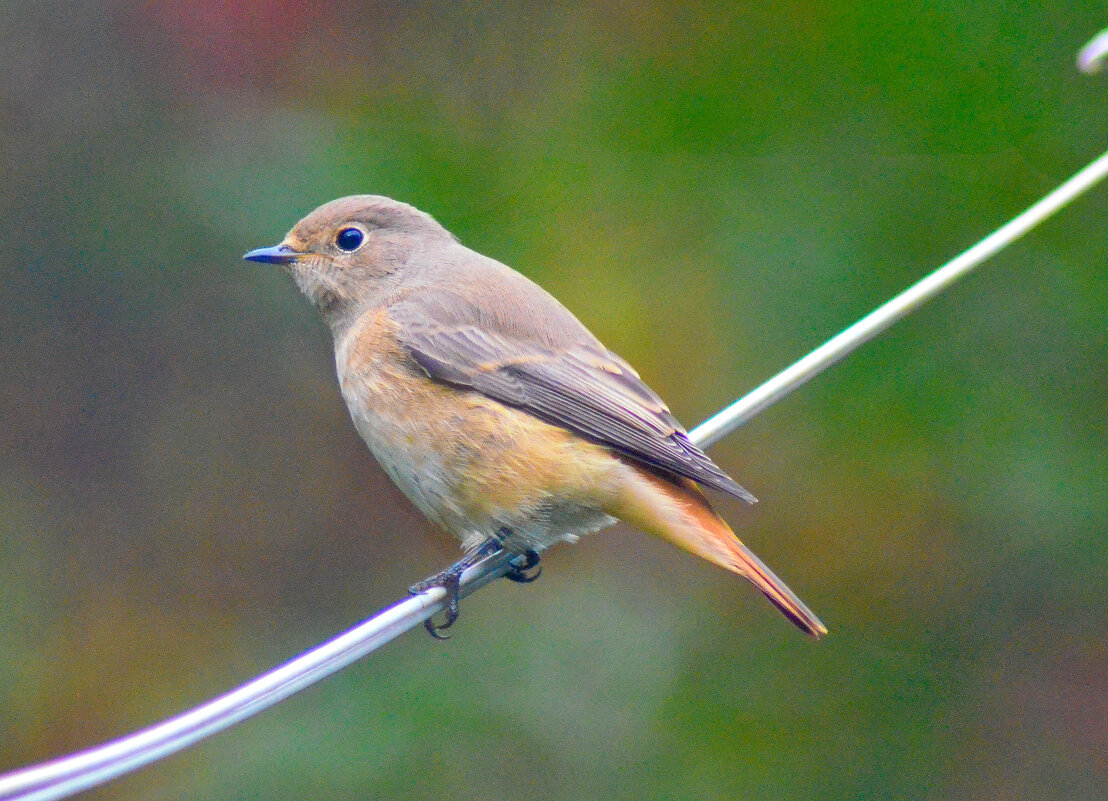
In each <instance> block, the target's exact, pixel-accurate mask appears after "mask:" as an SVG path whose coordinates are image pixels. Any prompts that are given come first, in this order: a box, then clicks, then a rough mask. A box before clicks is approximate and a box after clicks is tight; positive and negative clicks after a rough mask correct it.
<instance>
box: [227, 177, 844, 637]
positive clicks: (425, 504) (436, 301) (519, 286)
mask: <svg viewBox="0 0 1108 801" xmlns="http://www.w3.org/2000/svg"><path fill="white" fill-rule="evenodd" d="M244 258H246V259H249V260H251V261H258V262H266V263H272V264H281V265H284V267H285V268H286V269H287V270H288V272H289V273H290V274H291V275H292V278H293V280H294V281H295V282H296V284H297V286H298V287H299V288H300V290H301V291H302V292H303V293H304V294H305V295H306V296H307V297H308V299H309V300H310V301H311V302H312V303H313V304H314V305H315V306H316V307H317V308H318V309H319V311H320V313H321V314H322V315H323V319H324V320H325V321H326V323H327V324H328V325H329V326H330V328H331V331H332V333H333V334H334V338H335V361H336V363H337V366H338V378H339V384H340V385H341V387H342V395H343V398H344V399H345V400H346V405H347V407H348V408H349V409H350V415H351V417H353V419H354V425H355V426H356V427H357V429H358V431H359V433H360V434H361V435H362V437H363V438H364V439H365V441H366V443H367V444H368V445H369V447H370V450H372V451H373V455H374V456H375V457H376V458H377V461H379V462H380V463H381V466H382V467H383V468H384V469H385V472H386V473H388V475H389V477H390V478H392V480H393V481H395V482H396V483H397V485H399V487H400V489H401V490H403V491H404V493H405V494H406V495H407V496H408V497H409V498H411V500H412V501H413V502H414V503H415V505H416V506H418V507H419V508H420V509H421V510H422V511H423V512H424V514H426V515H427V516H428V517H429V518H431V520H433V521H435V522H436V523H438V524H439V525H441V526H442V527H443V528H445V529H446V530H447V531H449V532H450V533H451V534H453V535H454V536H456V537H458V538H459V539H460V540H461V541H462V545H463V548H465V549H466V551H468V552H469V553H470V554H471V555H473V554H482V555H483V554H485V553H489V552H492V551H494V550H497V549H499V548H501V547H503V548H506V549H509V550H510V551H515V552H518V553H520V554H525V555H526V556H527V560H526V562H525V564H524V565H523V567H524V568H530V567H532V566H534V565H535V564H537V562H538V553H539V552H541V551H543V550H544V549H546V548H547V547H549V546H551V545H553V544H554V543H556V542H561V541H566V542H573V541H575V540H577V539H578V538H579V537H581V536H582V535H585V534H589V533H591V532H594V531H597V530H598V529H601V528H603V527H605V526H607V525H610V524H611V523H613V522H614V520H613V518H619V519H621V520H625V521H627V522H628V523H631V524H632V525H634V526H636V527H637V528H639V529H641V530H643V531H646V532H649V533H651V534H656V535H658V536H660V537H662V538H664V539H667V540H669V541H670V542H672V543H674V544H675V545H677V546H679V547H681V548H684V549H685V550H688V551H691V552H692V553H694V554H696V555H697V556H700V557H702V558H704V559H707V560H708V561H710V562H713V563H715V564H717V565H719V566H721V567H723V568H726V569H727V570H730V571H732V572H734V573H737V574H739V575H740V576H743V577H744V578H746V579H748V580H749V581H751V582H752V583H753V584H754V585H755V586H756V587H757V588H758V589H759V590H761V591H762V593H763V594H765V596H766V597H767V598H769V600H770V601H772V602H773V604H774V605H776V606H777V608H778V609H780V610H781V611H782V612H783V613H784V614H785V616H786V617H788V618H789V620H791V621H792V622H793V623H795V624H796V625H797V626H798V627H800V628H801V629H803V630H804V631H806V632H807V633H809V634H811V635H813V636H817V637H818V636H819V635H821V634H825V633H826V632H827V629H826V628H825V627H824V626H823V624H822V623H821V622H820V621H819V619H818V618H816V616H815V615H814V614H812V612H811V611H809V609H808V607H806V606H805V605H804V603H803V602H801V600H800V599H799V598H797V597H796V595H794V594H793V592H792V591H791V590H790V589H789V588H788V587H787V586H785V584H784V582H782V581H781V580H780V579H779V578H777V576H775V575H774V574H773V573H772V572H771V571H770V570H769V568H767V567H766V566H765V565H764V564H762V562H761V560H760V559H758V557H757V556H755V555H754V554H753V553H752V552H751V551H750V550H749V549H748V548H747V547H746V546H745V545H743V544H742V543H741V542H740V541H739V540H738V538H737V537H736V536H735V535H734V533H733V532H732V531H731V529H730V528H729V527H728V525H727V523H725V522H724V521H723V519H722V518H721V517H720V516H719V515H718V514H716V512H715V511H714V510H713V509H712V507H711V505H710V504H709V503H708V500H707V499H706V498H705V497H704V494H703V493H702V492H701V491H700V489H699V488H698V486H697V485H701V486H704V487H709V488H711V489H714V490H719V491H722V492H725V493H729V494H731V495H734V496H736V497H738V498H741V499H742V500H744V501H747V502H748V503H752V502H754V497H753V496H752V495H751V494H750V493H749V492H747V491H746V490H745V489H743V488H742V487H740V486H739V485H738V484H736V483H735V482H734V481H733V480H732V479H731V478H730V477H729V476H727V475H726V474H725V473H724V472H723V471H722V470H720V468H719V467H717V466H716V465H715V464H714V463H713V462H712V460H711V459H709V458H708V457H707V456H706V455H705V454H704V453H703V452H702V451H701V450H700V449H699V448H697V447H696V445H694V444H693V443H692V442H691V441H690V440H689V438H688V435H687V434H686V432H685V429H683V428H682V427H681V425H680V424H679V423H678V422H677V420H676V419H675V418H674V417H673V415H672V414H671V413H670V411H669V409H668V408H667V407H666V405H665V404H664V403H663V402H662V400H661V399H660V398H659V397H658V396H657V395H656V394H654V392H652V391H651V390H650V388H649V387H647V386H646V384H644V383H643V381H642V379H640V378H639V376H638V374H637V373H636V372H635V371H634V370H633V369H632V368H631V366H630V365H629V364H627V362H625V361H623V359H621V358H620V357H618V356H616V355H615V354H614V353H612V352H611V351H609V350H608V349H607V348H605V347H604V346H603V345H602V344H601V343H600V341H599V340H598V339H597V338H596V337H594V336H593V335H592V334H591V333H590V332H589V331H588V330H587V329H586V328H585V326H584V325H582V324H581V323H580V322H579V321H578V320H577V318H576V317H574V316H573V315H572V314H571V313H570V312H569V311H568V310H567V309H566V308H565V307H564V306H562V304H560V303H559V302H558V301H557V300H555V299H554V298H553V297H552V296H551V295H549V294H548V293H547V292H546V291H544V290H543V289H542V288H540V287H539V286H537V285H536V284H534V283H532V282H531V281H530V280H528V279H527V278H525V277H524V276H522V275H520V274H519V273H517V272H515V271H514V270H512V269H510V268H509V267H506V266H505V265H503V264H501V263H500V262H497V261H494V260H493V259H490V258H487V257H486V256H482V255H481V254H480V253H476V252H474V251H472V250H470V249H469V248H467V247H465V246H464V245H462V244H460V243H459V242H458V241H457V240H456V239H455V238H454V237H453V236H452V235H451V234H450V233H449V232H448V231H447V230H446V229H445V228H443V227H442V226H441V225H439V223H438V222H436V221H435V220H434V219H433V218H432V217H431V216H430V215H428V214H424V213H423V212H421V211H419V210H418V209H415V208H413V207H412V206H409V205H406V204H404V203H399V202H397V201H395V200H390V199H389V198H385V197H378V196H375V195H356V196H353V197H346V198H341V199H339V200H335V201H332V202H330V203H327V204H325V205H323V206H320V207H319V208H318V209H316V210H315V211H313V212H312V213H311V214H309V215H308V216H307V217H305V218H304V219H303V220H301V221H300V222H299V223H297V224H296V226H295V227H294V228H293V229H292V230H291V231H290V232H289V233H288V235H287V236H286V237H285V239H284V241H283V242H282V243H281V244H280V245H277V246H275V247H269V248H261V249H258V250H253V251H251V252H250V253H247V254H246V255H245V256H244ZM474 561H475V560H474V559H472V558H470V559H468V560H467V559H463V560H462V561H461V562H459V563H458V565H456V566H455V567H454V568H452V569H451V570H450V571H446V572H444V573H442V574H440V575H438V576H436V577H433V578H432V579H429V580H428V581H427V582H425V583H423V584H421V585H417V588H416V589H425V588H426V587H427V586H431V585H434V584H441V585H444V586H446V587H447V588H448V589H450V590H452V592H453V597H452V604H451V608H450V610H449V611H448V616H447V623H446V625H447V626H448V625H450V623H452V622H453V620H454V618H456V617H457V579H458V576H460V574H461V572H462V570H463V569H464V568H465V567H466V566H468V565H469V564H471V563H473V562H474ZM533 575H534V574H527V573H524V572H521V571H520V570H519V569H517V570H516V572H515V573H514V575H513V576H510V577H514V578H515V579H516V580H524V581H525V580H530V579H531V578H532V576H533ZM441 628H445V626H439V627H435V626H433V625H430V624H429V625H428V630H430V631H431V633H432V634H435V633H436V630H437V629H441ZM436 636H437V635H436Z"/></svg>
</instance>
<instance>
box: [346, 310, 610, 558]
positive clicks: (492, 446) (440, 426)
mask: <svg viewBox="0 0 1108 801" xmlns="http://www.w3.org/2000/svg"><path fill="white" fill-rule="evenodd" d="M335 356H336V366H337V371H338V377H339V383H340V385H341V387H342V394H343V398H344V399H345V401H346V405H347V407H348V408H349V410H350V415H351V417H352V418H353V421H354V425H355V427H356V428H357V429H358V432H359V433H360V434H361V436H362V438H363V439H364V440H365V441H366V444H367V445H369V448H370V450H371V451H372V452H373V455H374V456H375V457H376V459H377V461H378V462H380V464H381V466H382V467H383V468H384V470H385V472H386V473H387V474H388V475H389V477H390V478H391V479H392V480H393V481H394V482H395V483H396V484H397V486H399V487H400V489H401V490H402V491H403V492H404V493H405V494H406V495H407V496H408V497H409V498H410V499H411V500H412V502H413V503H415V505H416V506H417V507H419V508H420V510H422V511H423V512H424V514H426V515H427V516H428V517H429V518H431V519H432V520H434V521H435V522H437V523H439V524H440V525H442V526H444V527H445V528H447V529H448V530H449V531H451V532H452V533H453V534H455V535H456V536H458V537H460V538H462V539H465V540H471V539H473V538H477V537H479V536H480V537H487V536H491V535H492V534H494V533H496V532H498V531H499V530H500V529H501V528H511V529H519V530H521V531H523V530H526V531H528V532H530V533H529V534H528V538H529V540H530V541H529V542H528V543H527V546H528V547H533V546H535V545H540V546H542V547H545V546H546V545H549V544H550V542H551V541H554V540H556V539H572V538H573V537H574V536H575V535H578V534H582V533H586V531H588V530H595V529H596V528H598V527H600V526H601V525H603V524H604V523H607V522H610V519H609V518H607V517H605V516H603V515H600V516H599V517H598V515H597V510H599V509H601V508H604V507H605V506H607V505H608V502H609V501H610V500H611V498H610V497H609V496H614V493H615V492H616V488H615V485H614V480H613V477H614V475H615V472H616V471H617V469H618V467H619V462H618V460H617V459H615V457H614V456H613V455H612V454H611V453H610V452H609V451H608V450H607V449H606V448H603V447H601V446H599V445H596V444H594V443H591V442H588V441H586V440H584V439H582V438H580V437H578V436H577V435H575V434H573V433H571V432H569V431H566V430H565V429H562V428H559V427H557V426H552V425H550V424H548V423H545V422H543V421H542V420H539V419H538V418H536V417H533V416H531V415H529V414H527V413H526V412H523V411H520V410H518V409H513V408H511V407H508V406H505V405H503V404H501V403H499V402H497V401H495V400H492V399H490V398H487V397H485V396H483V395H480V394H479V393H476V392H471V391H468V390H462V389H457V388H454V387H451V386H448V385H446V384H441V383H438V382H436V381H433V380H432V379H431V378H430V377H429V376H427V374H426V373H424V372H423V371H422V370H421V369H420V368H419V367H418V365H416V364H415V363H414V362H413V361H412V360H411V359H409V358H408V355H407V353H406V352H405V351H404V350H403V348H402V347H401V346H400V345H399V344H398V343H397V340H396V337H395V335H394V334H393V333H392V332H390V330H389V320H388V318H387V317H386V316H384V314H383V313H381V314H379V315H378V316H376V317H374V318H369V319H366V320H363V321H362V323H361V324H360V325H357V326H355V327H354V328H352V329H351V331H350V332H349V334H348V335H347V336H346V337H344V339H343V340H342V341H341V342H339V343H337V345H336V352H335ZM601 518H603V519H601Z"/></svg>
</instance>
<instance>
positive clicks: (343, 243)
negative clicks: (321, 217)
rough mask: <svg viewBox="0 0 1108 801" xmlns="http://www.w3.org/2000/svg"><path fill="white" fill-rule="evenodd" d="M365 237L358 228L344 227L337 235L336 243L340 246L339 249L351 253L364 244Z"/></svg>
mask: <svg viewBox="0 0 1108 801" xmlns="http://www.w3.org/2000/svg"><path fill="white" fill-rule="evenodd" d="M363 239H365V234H363V233H362V232H361V231H360V230H358V229H357V228H343V229H342V230H341V231H339V235H338V236H337V237H335V244H336V245H338V246H339V250H345V251H346V252H347V253H350V252H351V251H354V250H357V249H358V248H360V247H361V246H362V240H363Z"/></svg>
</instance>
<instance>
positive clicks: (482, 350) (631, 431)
mask: <svg viewBox="0 0 1108 801" xmlns="http://www.w3.org/2000/svg"><path fill="white" fill-rule="evenodd" d="M420 306H421V304H420V302H419V301H418V300H416V301H411V300H409V301H405V302H402V303H400V304H397V305H396V306H394V307H392V308H391V309H390V316H392V317H393V319H395V320H396V321H397V323H399V325H398V328H399V336H400V341H401V344H402V345H403V346H404V347H405V349H406V350H407V351H408V353H409V354H410V355H411V357H412V358H413V359H414V360H415V362H416V363H417V364H418V365H419V366H420V367H422V368H423V369H424V370H425V371H426V372H427V374H428V375H429V376H431V378H433V379H435V380H436V381H442V382H444V383H447V384H451V385H454V386H457V387H463V388H466V389H470V390H473V391H476V392H480V393H481V394H483V395H485V396H487V397H489V398H492V399H494V400H497V401H500V402H501V403H504V404H506V405H508V406H513V407H515V408H517V409H522V410H523V411H525V412H528V413H530V414H533V415H535V416H536V417H538V418H540V419H542V420H545V421H546V422H548V423H552V424H553V425H557V426H561V427H562V428H567V429H569V430H571V431H575V432H577V433H579V434H581V435H583V436H585V437H588V438H589V439H591V440H593V441H595V442H598V443H600V444H603V445H606V446H608V447H610V448H613V449H614V450H616V451H618V452H619V453H621V454H623V455H625V456H627V457H629V458H631V459H634V460H636V461H639V462H642V463H644V464H647V465H650V466H652V467H654V468H655V469H658V470H661V471H662V472H663V473H670V474H673V475H677V476H684V477H687V478H691V479H693V480H694V481H697V482H699V483H701V484H703V485H705V486H708V487H712V488H714V489H717V490H721V491H723V492H727V493H729V494H731V495H734V496H736V497H738V498H742V499H743V500H744V501H747V502H748V503H753V502H754V500H755V499H754V496H753V495H751V494H750V493H749V492H747V491H746V490H745V489H743V488H742V487H741V486H739V485H738V484H737V483H736V482H735V481H734V480H732V479H731V478H730V477H729V476H728V475H727V474H726V473H724V472H723V471H722V470H721V469H720V468H719V467H717V466H716V465H715V463H713V462H712V460H711V459H710V458H708V456H707V455H705V454H704V452H703V451H701V450H700V449H699V448H698V447H696V445H694V444H693V443H692V441H691V440H690V439H689V437H688V434H687V433H686V432H685V430H684V429H683V428H682V427H681V424H680V423H678V422H677V420H676V418H674V416H673V415H672V414H671V413H670V411H669V409H668V408H667V407H666V405H665V403H663V402H662V400H661V398H659V397H658V396H657V395H656V394H655V393H654V392H653V391H652V390H651V389H650V388H649V387H648V386H646V384H645V383H643V381H642V379H641V378H639V376H638V374H637V373H636V372H635V371H634V369H632V368H631V366H630V365H628V364H627V363H626V362H625V361H623V360H622V359H621V358H619V357H618V356H616V355H615V354H614V353H612V352H611V351H608V350H606V349H605V348H604V347H603V346H602V345H600V343H599V342H596V341H595V339H592V338H591V336H590V337H588V338H586V337H581V338H580V340H579V341H575V342H572V343H570V344H568V345H565V346H555V345H552V344H546V343H541V342H536V341H527V340H525V339H523V338H522V337H519V336H511V335H509V334H506V333H503V332H499V331H490V330H486V329H484V328H483V327H479V326H477V325H466V324H456V325H450V326H447V327H443V326H441V325H438V324H435V323H432V322H430V321H429V320H430V319H433V318H429V316H428V315H427V314H426V313H425V311H426V310H425V309H422V308H420ZM440 319H441V318H440ZM452 322H455V321H452ZM459 322H460V321H459ZM582 330H583V329H582ZM590 340H591V341H590Z"/></svg>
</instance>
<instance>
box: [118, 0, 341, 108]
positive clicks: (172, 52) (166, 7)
mask: <svg viewBox="0 0 1108 801" xmlns="http://www.w3.org/2000/svg"><path fill="white" fill-rule="evenodd" d="M325 11H326V8H325V7H321V6H320V5H310V4H305V3H302V2H296V0H244V1H243V2H226V0H222V1H221V0H197V1H195V2H189V3H179V2H173V0H148V2H145V3H141V2H140V3H136V4H135V5H134V6H132V7H131V9H130V10H129V12H126V13H125V18H126V19H128V21H129V22H130V23H131V25H130V27H131V32H132V33H133V34H134V35H135V39H136V40H137V41H136V44H139V45H140V46H141V44H146V45H147V46H148V47H149V50H150V56H151V57H152V59H151V60H152V62H153V65H154V68H155V69H156V70H159V71H162V70H164V71H166V72H170V73H171V74H172V77H169V79H168V80H166V83H167V84H172V83H174V82H183V83H186V84H189V85H190V88H192V89H196V90H200V91H202V90H203V89H204V88H205V87H206V86H207V85H209V84H211V83H213V82H215V83H217V84H219V85H220V86H221V87H242V86H256V85H267V84H271V83H273V82H275V81H277V80H279V79H280V77H281V76H282V75H283V74H284V72H285V68H286V65H288V64H289V63H290V62H291V61H292V60H294V58H296V57H298V56H299V55H300V54H299V53H298V51H297V49H296V48H297V43H298V42H299V41H300V39H301V38H302V32H303V31H305V30H306V29H307V27H308V26H309V24H310V22H311V19H312V18H313V17H316V16H319V15H321V14H322V13H323V12H325ZM167 77H168V76H167Z"/></svg>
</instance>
